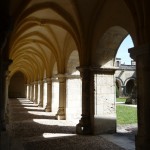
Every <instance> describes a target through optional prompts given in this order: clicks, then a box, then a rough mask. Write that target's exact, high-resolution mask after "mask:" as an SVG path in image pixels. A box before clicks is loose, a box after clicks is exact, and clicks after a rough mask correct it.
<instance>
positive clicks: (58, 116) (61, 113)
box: [56, 108, 66, 120]
mask: <svg viewBox="0 0 150 150" xmlns="http://www.w3.org/2000/svg"><path fill="white" fill-rule="evenodd" d="M56 119H57V120H65V119H66V115H65V112H64V108H59V110H58V112H57V114H56Z"/></svg>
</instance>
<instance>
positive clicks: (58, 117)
mask: <svg viewBox="0 0 150 150" xmlns="http://www.w3.org/2000/svg"><path fill="white" fill-rule="evenodd" d="M56 119H57V120H66V116H65V115H58V114H57V115H56Z"/></svg>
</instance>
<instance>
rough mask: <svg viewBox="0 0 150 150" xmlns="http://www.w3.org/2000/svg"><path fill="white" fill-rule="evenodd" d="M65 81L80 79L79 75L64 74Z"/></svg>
mask: <svg viewBox="0 0 150 150" xmlns="http://www.w3.org/2000/svg"><path fill="white" fill-rule="evenodd" d="M65 76H66V78H67V79H80V78H81V76H80V75H71V74H66V75H65Z"/></svg>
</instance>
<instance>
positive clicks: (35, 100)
mask: <svg viewBox="0 0 150 150" xmlns="http://www.w3.org/2000/svg"><path fill="white" fill-rule="evenodd" d="M34 85H35V90H34V103H35V104H37V103H38V81H36V82H35V83H34Z"/></svg>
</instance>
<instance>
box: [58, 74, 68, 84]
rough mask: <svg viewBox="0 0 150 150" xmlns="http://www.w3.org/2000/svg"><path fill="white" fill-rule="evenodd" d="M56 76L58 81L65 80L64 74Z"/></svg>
mask: <svg viewBox="0 0 150 150" xmlns="http://www.w3.org/2000/svg"><path fill="white" fill-rule="evenodd" d="M57 77H58V81H59V82H65V80H66V75H65V74H57Z"/></svg>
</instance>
